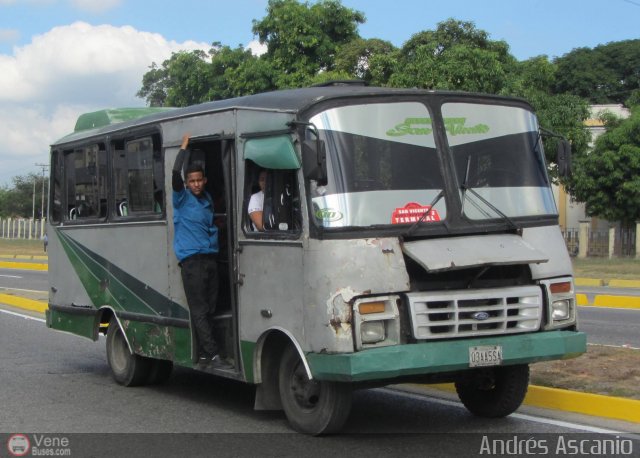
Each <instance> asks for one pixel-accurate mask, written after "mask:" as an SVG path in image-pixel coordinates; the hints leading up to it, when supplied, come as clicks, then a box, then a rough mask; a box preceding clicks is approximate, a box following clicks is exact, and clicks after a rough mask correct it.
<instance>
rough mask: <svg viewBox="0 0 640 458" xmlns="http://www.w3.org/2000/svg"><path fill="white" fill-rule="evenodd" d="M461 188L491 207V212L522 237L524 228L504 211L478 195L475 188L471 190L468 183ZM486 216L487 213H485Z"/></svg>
mask: <svg viewBox="0 0 640 458" xmlns="http://www.w3.org/2000/svg"><path fill="white" fill-rule="evenodd" d="M461 188H462V190H463V191H469V192H470V193H471V194H473V195H474V196H476V197H477V198H478V199H479V200H480V201H481V202H482V203H484V204H485V205H486V206H487V207H489V208H490V209H491V210H493V211H494V212H496V214H497V215H498V216H500V218H502V219H503V220H504V221H506V222H507V223H508V224H509V226H511V228H512V229H515V230H516V231H517V232H518V234H519V235H522V228H521V227H520V226H518V225H517V224H516V223H514V222H513V220H512V219H511V218H509V217H508V216H507V215H505V214H504V213H503V212H502V211H500V210H499V209H498V208H497V207H496V206H495V205H493V204H492V203H491V202H489V201H488V200H487V199H485V198H484V197H482V196H481V195H480V194H478V193H477V192H476V191H475V190H474V189H473V188H470V187H469V186H467V184H466V183H465V184H463V185H462V186H461ZM470 202H471V201H470ZM463 207H464V201H463ZM485 215H486V213H485Z"/></svg>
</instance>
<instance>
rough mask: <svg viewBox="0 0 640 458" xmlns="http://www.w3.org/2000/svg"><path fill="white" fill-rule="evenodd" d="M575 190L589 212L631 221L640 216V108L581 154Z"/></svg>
mask: <svg viewBox="0 0 640 458" xmlns="http://www.w3.org/2000/svg"><path fill="white" fill-rule="evenodd" d="M572 191H573V194H574V195H575V197H576V198H577V199H578V200H580V201H582V202H585V204H586V208H587V212H588V213H589V215H592V216H598V217H600V218H604V219H607V220H609V221H622V222H623V224H627V225H628V224H632V223H635V221H637V220H638V219H640V108H638V107H636V108H635V109H634V110H633V111H632V114H631V117H629V118H628V119H625V120H623V121H621V122H619V123H618V124H617V125H616V127H614V128H612V129H609V130H607V132H605V133H604V134H602V135H601V136H600V137H598V139H597V140H596V144H595V148H594V149H593V151H591V152H590V153H589V154H588V155H585V156H583V157H581V158H579V161H578V162H577V164H576V180H575V184H574V186H573V189H572Z"/></svg>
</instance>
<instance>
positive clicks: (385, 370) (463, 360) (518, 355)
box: [306, 331, 587, 382]
mask: <svg viewBox="0 0 640 458" xmlns="http://www.w3.org/2000/svg"><path fill="white" fill-rule="evenodd" d="M481 345H501V346H502V351H503V364H502V365H503V366H508V365H513V364H527V363H533V362H536V361H546V360H552V359H567V358H574V357H576V356H579V355H580V354H582V353H584V352H586V351H587V336H586V334H585V333H583V332H577V331H548V332H536V333H531V334H516V335H509V336H490V337H481V338H473V339H460V340H448V341H432V342H426V343H417V344H406V345H395V346H391V347H381V348H372V349H368V350H363V351H359V352H355V353H337V354H326V353H308V354H307V355H306V357H307V362H308V364H309V368H310V369H311V374H312V375H313V377H314V378H316V379H318V380H333V381H340V382H361V381H374V380H383V379H393V378H398V377H405V376H415V375H422V374H436V373H441V372H455V371H461V370H466V369H469V347H474V346H481Z"/></svg>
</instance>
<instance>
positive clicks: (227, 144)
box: [184, 138, 239, 368]
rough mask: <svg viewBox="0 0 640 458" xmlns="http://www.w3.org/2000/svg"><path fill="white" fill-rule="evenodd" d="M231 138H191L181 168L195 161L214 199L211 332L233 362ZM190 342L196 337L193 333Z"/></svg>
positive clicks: (225, 355) (225, 354)
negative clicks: (215, 249)
mask: <svg viewBox="0 0 640 458" xmlns="http://www.w3.org/2000/svg"><path fill="white" fill-rule="evenodd" d="M233 150H234V148H233V141H232V140H228V139H222V140H221V139H219V138H216V139H212V140H208V139H192V140H191V142H190V143H189V153H188V157H187V158H185V159H186V160H185V164H184V168H185V169H186V167H187V166H189V165H191V164H194V163H198V164H199V165H201V166H202V168H203V169H204V173H205V176H206V178H207V184H206V191H207V192H208V193H209V195H210V196H211V198H212V200H213V206H214V210H215V221H214V223H215V225H216V226H217V228H218V247H219V252H218V280H219V289H218V301H217V305H216V312H215V321H214V324H213V326H214V335H215V339H216V343H218V346H219V347H220V352H221V354H222V355H223V356H224V357H225V358H226V359H227V360H228V361H230V362H234V365H235V366H236V368H237V367H238V366H237V364H235V363H236V362H237V361H239V355H238V345H237V343H238V338H237V312H236V294H235V291H234V283H233V278H234V276H233V265H234V261H233V252H234V251H233V248H232V247H233V246H234V244H235V241H234V240H233V237H234V230H233V227H232V224H233V220H234V219H233V215H232V212H233V205H232V202H233V198H232V196H233V192H232V190H233V189H234V187H235V183H234V182H235V177H234V176H233V174H232V173H231V170H232V167H231V161H232V157H233ZM191 341H192V346H193V344H194V341H195V339H194V338H193V334H192V339H191Z"/></svg>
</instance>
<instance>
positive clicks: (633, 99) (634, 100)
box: [624, 89, 640, 108]
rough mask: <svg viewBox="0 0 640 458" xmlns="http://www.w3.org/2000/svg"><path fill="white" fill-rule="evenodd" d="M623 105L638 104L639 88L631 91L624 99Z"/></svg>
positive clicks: (631, 105)
mask: <svg viewBox="0 0 640 458" xmlns="http://www.w3.org/2000/svg"><path fill="white" fill-rule="evenodd" d="M624 105H625V106H626V107H629V108H631V107H635V106H638V105H640V89H636V90H635V91H633V92H632V93H631V95H630V96H629V98H628V99H627V100H625V102H624Z"/></svg>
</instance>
